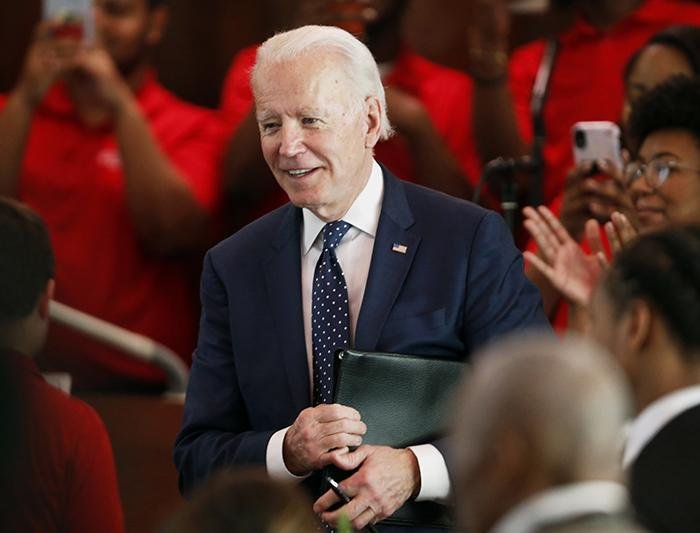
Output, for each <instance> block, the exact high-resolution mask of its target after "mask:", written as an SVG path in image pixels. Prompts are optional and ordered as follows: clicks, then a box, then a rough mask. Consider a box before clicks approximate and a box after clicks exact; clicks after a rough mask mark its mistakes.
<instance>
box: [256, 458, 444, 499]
mask: <svg viewBox="0 0 700 533" xmlns="http://www.w3.org/2000/svg"><path fill="white" fill-rule="evenodd" d="M408 449H409V450H411V451H412V452H413V455H415V456H416V459H417V460H418V470H419V471H420V492H419V493H418V496H416V501H417V502H420V501H428V500H429V501H435V500H437V501H440V500H446V499H447V498H448V497H449V495H450V476H449V474H448V473H447V465H446V464H445V458H444V457H443V456H442V454H441V453H440V451H439V450H438V449H437V448H436V447H435V446H433V445H432V444H421V445H419V446H410V447H409V448H408ZM268 468H269V467H268Z"/></svg>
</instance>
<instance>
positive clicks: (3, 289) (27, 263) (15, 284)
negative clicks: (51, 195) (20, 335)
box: [0, 197, 54, 326]
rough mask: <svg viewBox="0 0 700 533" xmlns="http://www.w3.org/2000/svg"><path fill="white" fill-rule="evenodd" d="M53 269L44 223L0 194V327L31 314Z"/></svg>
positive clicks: (49, 244) (29, 211)
mask: <svg viewBox="0 0 700 533" xmlns="http://www.w3.org/2000/svg"><path fill="white" fill-rule="evenodd" d="M53 272H54V257H53V252H52V250H51V242H50V241H49V234H48V232H47V230H46V226H45V225H44V222H43V221H42V220H41V218H40V217H39V215H37V214H36V213H35V212H34V211H32V210H31V209H29V208H28V207H26V206H24V205H22V204H21V203H19V202H17V201H15V200H11V199H9V198H3V197H0V326H4V325H6V324H8V323H10V322H14V321H15V320H18V319H20V318H23V317H25V316H27V315H29V313H31V311H32V310H33V309H34V306H35V305H36V303H37V300H38V298H39V295H40V294H41V292H42V291H43V290H44V288H45V287H46V282H47V281H48V280H49V279H51V278H52V277H53Z"/></svg>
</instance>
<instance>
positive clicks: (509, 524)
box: [491, 481, 627, 533]
mask: <svg viewBox="0 0 700 533" xmlns="http://www.w3.org/2000/svg"><path fill="white" fill-rule="evenodd" d="M626 507H627V490H626V489H625V487H624V486H622V485H620V484H619V483H615V482H613V481H584V482H581V483H572V484H570V485H563V486H561V487H554V488H552V489H549V490H546V491H544V492H540V493H538V494H535V495H534V496H532V497H530V498H528V499H527V500H525V501H524V502H522V503H520V504H519V505H517V506H516V507H514V508H513V509H512V510H511V511H510V512H508V513H507V514H506V515H505V516H504V517H503V518H502V519H501V520H499V521H498V523H497V524H496V525H495V527H493V528H492V529H491V533H529V532H534V531H537V530H538V528H539V527H541V526H543V525H546V524H553V523H557V522H561V521H563V520H567V519H573V518H576V517H577V516H584V515H588V514H598V513H602V514H615V513H619V512H622V511H624V510H625V508H626Z"/></svg>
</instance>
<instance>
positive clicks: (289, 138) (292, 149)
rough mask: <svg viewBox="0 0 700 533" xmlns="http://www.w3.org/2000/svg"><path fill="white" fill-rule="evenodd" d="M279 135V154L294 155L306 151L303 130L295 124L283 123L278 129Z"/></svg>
mask: <svg viewBox="0 0 700 533" xmlns="http://www.w3.org/2000/svg"><path fill="white" fill-rule="evenodd" d="M280 137H281V139H280V148H279V152H280V155H283V156H285V157H296V156H297V155H299V154H302V153H304V151H306V146H305V145H304V135H303V132H302V131H301V129H300V128H298V127H297V126H296V125H293V124H285V125H283V126H282V127H281V130H280Z"/></svg>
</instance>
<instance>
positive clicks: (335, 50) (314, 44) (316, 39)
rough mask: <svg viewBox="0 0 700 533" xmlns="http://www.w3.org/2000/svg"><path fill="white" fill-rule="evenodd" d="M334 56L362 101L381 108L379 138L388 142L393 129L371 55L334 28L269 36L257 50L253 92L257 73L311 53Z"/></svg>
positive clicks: (347, 34)
mask: <svg viewBox="0 0 700 533" xmlns="http://www.w3.org/2000/svg"><path fill="white" fill-rule="evenodd" d="M319 52H322V53H331V54H337V56H338V57H339V58H340V59H341V61H340V63H339V66H340V68H342V69H343V70H344V71H345V73H346V79H347V81H348V83H349V84H350V85H351V88H352V89H353V91H354V93H355V94H356V95H357V97H358V99H359V100H360V101H361V102H364V101H365V99H367V98H368V97H372V96H374V97H376V98H377V99H378V100H379V104H380V107H381V110H380V112H381V129H380V131H379V136H380V139H388V138H389V137H390V136H391V135H392V133H393V129H392V127H391V123H390V122H389V117H388V116H387V112H386V95H385V94H384V86H383V85H382V80H381V77H380V76H379V69H378V68H377V63H376V62H375V61H374V57H373V56H372V52H370V51H369V49H368V48H367V47H366V46H365V45H364V44H362V42H360V41H359V40H358V39H356V38H355V37H353V36H352V34H350V33H348V32H347V31H345V30H342V29H340V28H336V27H335V26H302V27H301V28H296V29H294V30H290V31H286V32H283V33H278V34H277V35H275V36H273V37H270V38H269V39H268V40H267V41H265V42H264V43H263V44H262V45H261V46H260V47H259V48H258V52H257V56H256V60H255V66H254V67H253V70H252V71H251V85H252V87H253V92H254V93H255V92H257V90H256V87H257V86H258V83H259V81H260V80H259V76H260V72H261V71H262V70H264V69H265V68H268V67H269V66H271V65H274V64H275V63H281V62H283V61H288V60H290V59H294V58H297V57H300V56H304V55H307V54H311V53H319Z"/></svg>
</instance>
